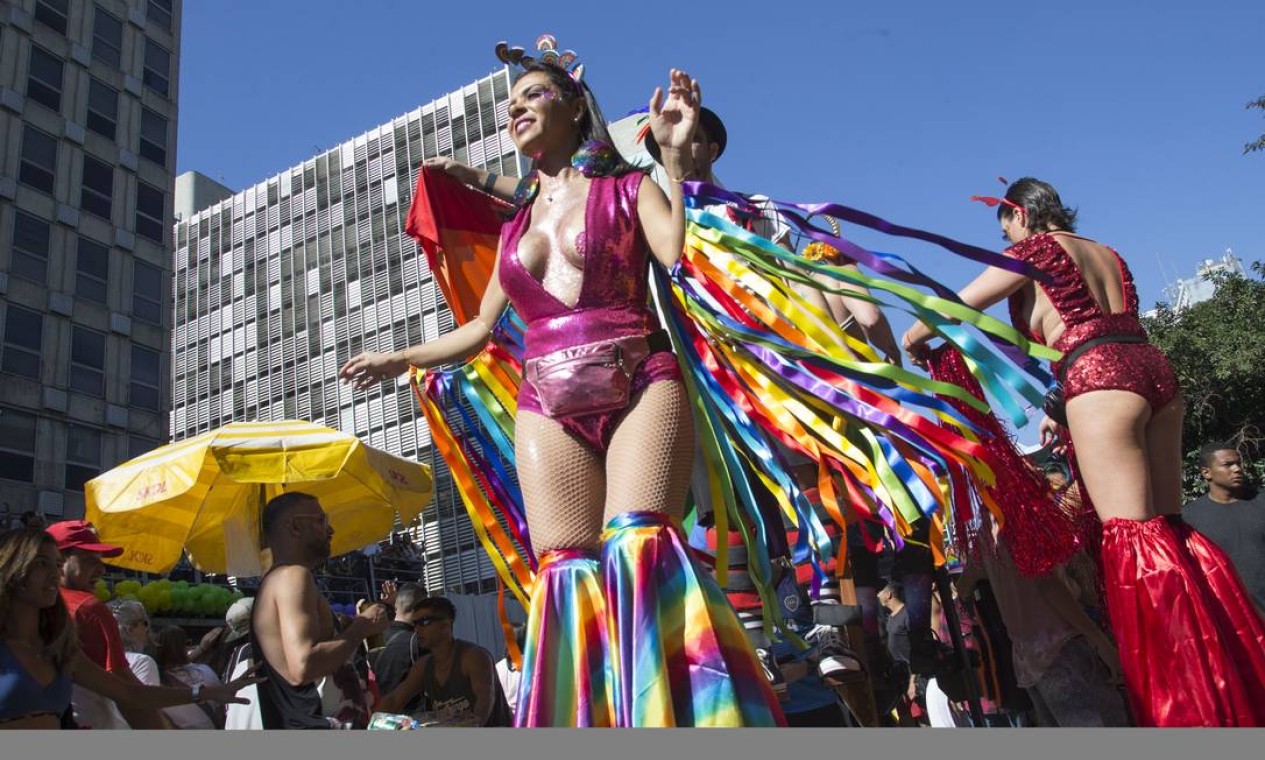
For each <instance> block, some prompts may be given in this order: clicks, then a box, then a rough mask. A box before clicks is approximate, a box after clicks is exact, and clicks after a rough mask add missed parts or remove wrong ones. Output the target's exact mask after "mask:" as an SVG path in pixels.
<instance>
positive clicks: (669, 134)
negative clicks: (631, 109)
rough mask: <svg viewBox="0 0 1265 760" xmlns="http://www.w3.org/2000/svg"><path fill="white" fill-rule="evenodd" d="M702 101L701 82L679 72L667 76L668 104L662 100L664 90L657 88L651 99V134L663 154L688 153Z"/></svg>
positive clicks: (676, 70)
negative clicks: (669, 152)
mask: <svg viewBox="0 0 1265 760" xmlns="http://www.w3.org/2000/svg"><path fill="white" fill-rule="evenodd" d="M702 102H703V94H702V91H701V90H699V87H698V81H697V80H695V79H693V78H692V77H690V75H689V74H686V73H685V72H684V71H681V70H679V69H672V71H671V72H670V73H669V75H668V97H667V101H664V99H663V88H662V87H656V88H654V95H652V96H650V131H651V132H652V133H653V134H654V139H655V142H657V143H658V144H659V148H660V150H661V151H663V152H664V153H666V152H667V151H669V150H677V151H684V152H688V151H689V147H690V142H691V141H692V140H693V139H694V129H695V128H696V127H697V126H698V114H699V108H700V107H701V106H702ZM665 159H666V156H665Z"/></svg>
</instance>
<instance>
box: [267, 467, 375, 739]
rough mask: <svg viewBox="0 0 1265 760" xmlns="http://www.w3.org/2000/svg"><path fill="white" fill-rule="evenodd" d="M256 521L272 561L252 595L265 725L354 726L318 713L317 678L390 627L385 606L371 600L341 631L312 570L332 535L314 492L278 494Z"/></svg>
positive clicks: (325, 555) (326, 551)
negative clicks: (261, 677)
mask: <svg viewBox="0 0 1265 760" xmlns="http://www.w3.org/2000/svg"><path fill="white" fill-rule="evenodd" d="M261 523H262V527H263V539H264V545H265V546H267V547H268V548H270V549H271V550H272V556H273V564H272V567H271V568H270V569H269V570H268V572H267V573H266V574H265V575H264V578H263V581H262V582H261V583H260V585H259V592H258V595H257V596H256V597H255V603H254V607H253V609H252V611H251V621H250V643H251V648H252V649H253V651H254V654H255V661H256V662H258V663H260V665H261V667H260V670H259V675H261V676H263V677H264V678H266V680H265V681H263V682H261V683H260V684H259V711H260V715H261V717H262V718H263V725H264V728H266V729H277V728H280V729H330V728H352V727H353V726H351V725H347V724H344V723H342V722H340V721H338V720H336V719H333V718H327V717H326V716H325V715H324V714H323V712H322V707H321V704H322V700H321V694H320V692H319V690H318V688H317V683H318V682H319V681H320V680H321V679H323V678H325V677H327V676H333V675H334V674H335V673H336V672H338V671H339V670H340V669H341V668H343V667H350V665H349V661H350V660H351V657H352V655H353V654H354V653H355V652H356V649H357V647H359V646H360V644H361V642H363V641H364V640H365V639H366V638H368V637H370V636H373V635H374V634H377V633H380V632H381V631H383V630H384V629H385V628H386V627H387V625H388V623H389V622H390V621H389V619H388V617H387V613H386V608H385V607H384V606H383V605H381V604H371V605H368V606H367V607H365V609H364V610H363V611H362V612H360V614H358V615H357V616H356V617H355V619H353V621H352V622H351V624H350V625H349V626H348V627H347V628H346V629H345V630H343V631H342V632H341V633H339V632H338V629H337V626H336V623H335V620H334V613H333V612H332V611H331V609H330V606H329V602H328V601H327V600H326V599H325V598H324V597H323V596H322V595H321V593H320V592H319V591H318V590H317V588H316V579H315V577H314V576H313V574H312V572H313V570H315V569H316V568H317V567H319V566H320V565H321V564H322V563H323V562H325V560H327V559H329V554H330V540H331V539H332V538H333V537H334V529H333V528H331V527H330V526H329V519H328V517H327V516H326V515H325V510H323V509H321V504H320V502H319V501H318V500H317V499H316V497H314V496H311V495H310V494H305V493H299V492H290V493H284V494H282V495H280V496H277V497H275V498H273V499H272V500H271V501H269V502H268V504H267V505H266V506H265V507H264V510H263V517H262V520H261ZM358 727H359V728H363V726H358Z"/></svg>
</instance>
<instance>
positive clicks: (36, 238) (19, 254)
mask: <svg viewBox="0 0 1265 760" xmlns="http://www.w3.org/2000/svg"><path fill="white" fill-rule="evenodd" d="M51 231H52V225H50V224H49V223H48V222H46V221H44V220H43V219H40V218H39V217H35V216H31V215H30V214H25V213H23V212H21V211H17V212H15V213H14V216H13V247H12V248H11V249H10V252H9V256H10V260H9V271H10V272H12V273H13V274H15V275H17V276H18V277H24V278H26V279H28V280H34V281H35V282H40V283H42V282H45V281H46V280H47V279H48V253H49V237H50V234H51Z"/></svg>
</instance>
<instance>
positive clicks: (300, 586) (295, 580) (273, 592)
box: [259, 565, 316, 598]
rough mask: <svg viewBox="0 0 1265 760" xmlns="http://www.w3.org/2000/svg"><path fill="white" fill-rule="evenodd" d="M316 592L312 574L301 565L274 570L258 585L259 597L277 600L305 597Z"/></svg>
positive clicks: (283, 566) (284, 566)
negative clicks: (285, 596) (297, 596)
mask: <svg viewBox="0 0 1265 760" xmlns="http://www.w3.org/2000/svg"><path fill="white" fill-rule="evenodd" d="M315 590H316V581H315V580H314V579H313V578H312V572H311V571H310V570H308V569H307V568H306V567H303V566H301V565H282V566H280V567H277V568H274V569H273V570H272V571H271V572H269V573H268V575H267V577H265V578H264V580H263V583H261V584H260V585H259V596H261V597H270V598H278V597H280V596H283V595H307V594H309V593H311V592H313V591H315Z"/></svg>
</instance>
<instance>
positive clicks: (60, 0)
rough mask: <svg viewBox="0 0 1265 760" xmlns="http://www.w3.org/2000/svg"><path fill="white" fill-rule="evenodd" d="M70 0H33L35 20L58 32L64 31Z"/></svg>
mask: <svg viewBox="0 0 1265 760" xmlns="http://www.w3.org/2000/svg"><path fill="white" fill-rule="evenodd" d="M69 15H70V0H35V20H36V21H38V22H40V23H41V24H43V25H44V26H46V27H48V28H49V29H52V30H53V31H54V32H57V33H58V34H65V33H66V24H67V21H68V18H67V17H68V16H69Z"/></svg>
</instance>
